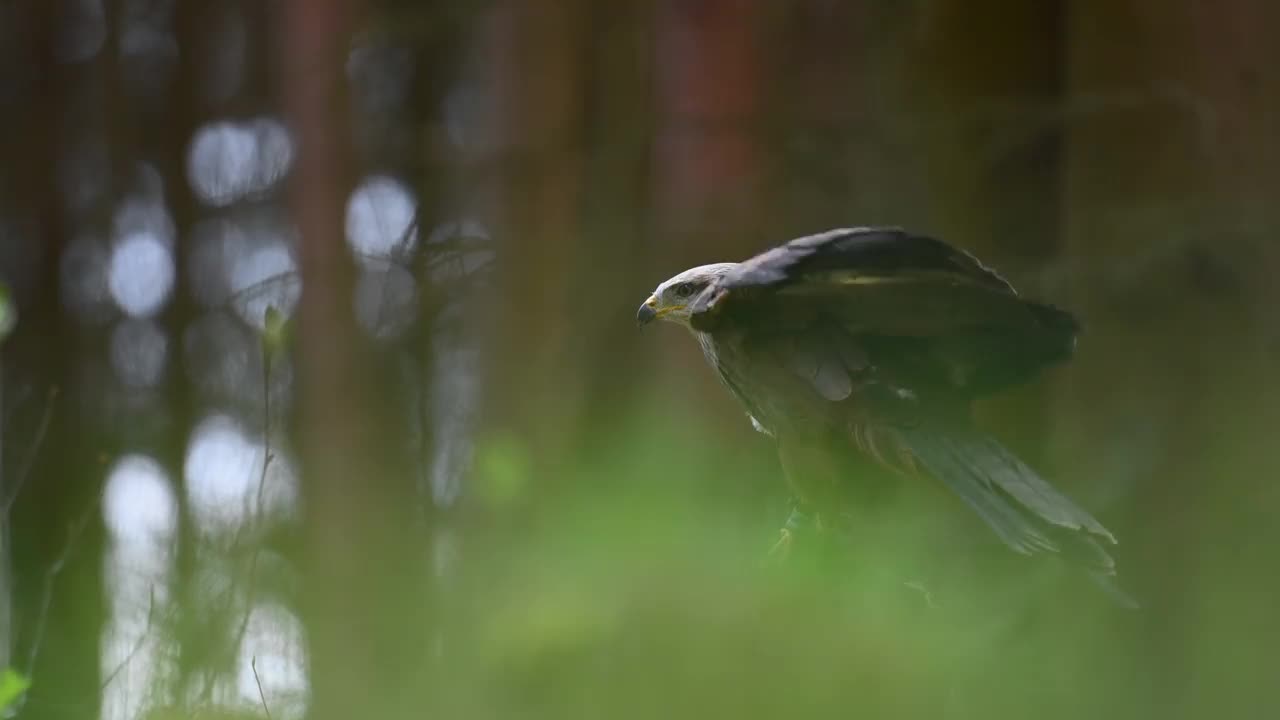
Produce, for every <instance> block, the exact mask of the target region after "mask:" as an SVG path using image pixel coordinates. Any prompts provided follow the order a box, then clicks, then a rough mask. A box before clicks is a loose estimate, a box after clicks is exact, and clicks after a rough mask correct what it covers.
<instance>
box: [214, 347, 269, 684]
mask: <svg viewBox="0 0 1280 720" xmlns="http://www.w3.org/2000/svg"><path fill="white" fill-rule="evenodd" d="M262 413H263V419H262V448H263V456H262V471H261V472H260V473H259V475H258V492H257V497H256V505H257V507H256V509H255V513H254V516H253V523H254V525H255V527H256V528H257V529H260V528H261V523H262V516H263V508H264V507H265V506H264V502H265V499H266V492H265V490H266V487H267V469H268V468H269V467H270V466H271V461H272V460H273V459H274V458H275V455H274V453H272V452H271V351H270V348H268V347H267V346H266V344H263V346H262ZM248 522H249V520H248V519H246V522H245V524H246V525H247V524H248ZM243 527H244V526H241V528H240V529H237V531H236V536H237V539H236V540H235V543H236V544H238V543H239V535H240V531H241V529H243ZM250 535H251V537H250V541H251V542H254V541H256V544H255V545H254V547H253V553H252V554H251V555H250V556H249V570H248V573H249V579H248V584H247V589H246V591H245V609H244V616H243V617H241V618H240V625H239V627H238V628H236V632H235V635H234V636H233V637H232V639H231V641H230V642H229V643H228V645H227V647H226V651H225V653H224V654H223V657H224V658H227V659H230V658H231V657H233V656H234V654H235V652H236V651H237V650H238V649H239V648H240V644H241V643H243V642H244V637H245V635H246V633H247V632H248V630H249V617H250V616H251V615H252V614H253V601H254V596H255V595H256V594H257V587H258V579H257V578H258V558H259V557H260V556H261V555H262V538H261V537H256V538H255V537H252V535H253V534H252V533H251V534H250ZM255 659H256V658H255ZM256 672H257V671H256V670H255V675H256ZM212 692H213V683H212V682H210V683H206V684H205V686H204V692H203V693H202V697H203V699H204V700H205V701H208V699H209V697H210V695H211V694H212Z"/></svg>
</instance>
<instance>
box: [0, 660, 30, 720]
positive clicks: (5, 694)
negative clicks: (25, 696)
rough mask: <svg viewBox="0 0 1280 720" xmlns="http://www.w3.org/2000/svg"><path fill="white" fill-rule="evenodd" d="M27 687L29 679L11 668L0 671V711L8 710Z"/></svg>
mask: <svg viewBox="0 0 1280 720" xmlns="http://www.w3.org/2000/svg"><path fill="white" fill-rule="evenodd" d="M29 687H31V681H30V680H28V679H27V678H26V677H24V676H23V675H22V674H20V673H19V672H17V671H16V670H14V669H13V668H5V669H4V670H3V671H0V712H3V711H5V710H8V709H9V707H10V706H12V705H13V703H14V702H15V701H16V700H17V699H18V698H20V697H22V693H24V692H26V691H27V688H29Z"/></svg>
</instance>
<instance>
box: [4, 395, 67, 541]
mask: <svg viewBox="0 0 1280 720" xmlns="http://www.w3.org/2000/svg"><path fill="white" fill-rule="evenodd" d="M57 398H58V387H57V386H56V385H55V386H53V387H51V388H49V395H48V397H47V398H46V399H45V403H44V413H43V414H41V416H40V424H39V425H37V426H36V436H35V438H34V439H33V440H32V442H31V444H30V445H29V446H27V455H26V457H24V458H23V459H22V465H20V466H18V472H17V474H16V475H15V476H14V481H13V490H11V491H10V492H8V493H7V494H6V496H5V497H4V505H3V507H0V515H3V516H8V514H9V510H10V509H12V508H13V503H14V502H15V501H17V499H18V495H20V494H21V493H22V486H23V485H24V484H26V482H27V477H28V476H29V475H30V474H31V467H32V466H33V465H34V464H35V461H36V455H37V453H39V452H40V446H41V445H43V444H44V436H45V433H46V432H48V431H49V420H50V419H51V418H52V417H53V405H54V400H56V399H57Z"/></svg>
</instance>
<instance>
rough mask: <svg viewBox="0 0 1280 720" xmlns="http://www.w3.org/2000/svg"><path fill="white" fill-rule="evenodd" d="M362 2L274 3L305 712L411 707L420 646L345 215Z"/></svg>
mask: <svg viewBox="0 0 1280 720" xmlns="http://www.w3.org/2000/svg"><path fill="white" fill-rule="evenodd" d="M357 8H358V3H355V2H344V1H343V0H330V1H329V2H323V3H317V2H312V1H311V0H292V1H291V2H287V3H285V4H283V5H282V6H280V13H281V14H280V15H279V18H278V21H279V24H278V25H277V29H278V31H279V35H278V37H279V38H280V40H281V43H282V50H281V52H282V56H281V61H282V66H283V68H282V70H283V73H282V81H281V92H282V96H283V102H284V107H285V112H286V116H287V118H288V120H289V122H290V126H291V128H292V129H293V132H294V138H295V140H296V143H297V164H296V165H295V167H294V169H293V174H292V179H291V185H290V195H289V198H290V206H291V212H292V216H293V218H294V221H295V223H296V224H297V227H298V231H299V236H300V241H299V260H300V263H299V265H300V269H301V275H302V282H303V295H302V301H301V303H300V305H299V312H298V318H297V336H296V337H297V343H296V346H295V356H294V360H295V362H296V366H297V368H298V375H297V391H298V403H297V416H296V422H295V425H294V427H295V429H296V434H297V437H298V441H299V446H300V449H301V467H302V482H303V493H304V507H305V512H306V525H307V532H306V541H307V544H306V556H305V558H304V559H303V564H304V570H305V575H304V577H305V581H304V582H305V584H306V590H305V591H304V593H303V604H304V607H303V612H304V617H305V619H306V624H307V629H308V640H309V644H308V645H309V660H310V665H309V669H310V687H311V691H312V694H311V711H310V713H311V716H312V717H316V718H341V719H342V720H350V718H356V717H369V716H376V717H386V718H400V717H418V716H419V715H420V713H421V708H422V706H423V702H424V698H422V697H421V696H420V695H418V694H416V693H414V692H412V689H413V688H421V687H422V686H423V684H424V683H423V682H422V680H423V678H421V676H420V672H421V669H422V667H423V655H424V654H425V653H426V652H427V650H428V648H427V647H426V643H425V642H423V638H424V637H425V636H426V634H427V628H426V616H425V615H424V606H423V595H422V589H423V588H422V586H421V583H422V569H423V562H422V554H421V553H422V551H421V548H419V547H417V546H416V545H415V544H413V543H408V542H405V540H406V538H411V537H417V534H416V533H414V532H413V530H414V528H415V525H414V523H415V522H416V520H417V519H418V518H419V515H418V513H417V512H416V509H417V507H418V505H417V502H418V500H419V498H418V497H417V493H416V488H415V483H414V480H413V476H412V474H411V473H410V472H409V471H408V468H407V467H406V465H405V459H404V458H403V457H402V453H400V452H397V451H396V450H393V449H392V448H397V447H401V446H402V443H399V442H398V440H399V437H400V435H399V432H398V424H397V422H396V420H395V419H396V417H397V415H396V414H395V412H394V410H395V409H396V405H395V403H394V402H393V400H392V398H394V397H395V393H396V390H397V388H395V387H393V383H394V382H395V381H396V373H395V372H393V371H392V370H391V369H389V368H388V367H386V362H387V358H386V357H385V356H384V354H379V353H377V352H376V351H375V348H374V347H373V345H372V343H371V341H370V340H369V339H368V338H367V337H366V336H365V335H364V334H363V333H361V332H360V330H359V329H358V327H357V325H356V322H355V317H354V312H353V303H352V290H353V285H354V266H353V262H352V258H351V254H350V252H349V250H348V248H347V247H346V243H345V242H344V238H343V234H342V228H343V226H344V222H343V211H344V208H345V207H346V201H347V194H348V193H349V191H350V189H351V187H352V184H353V182H352V181H353V174H354V168H353V161H352V157H351V154H350V145H349V143H350V132H349V127H348V118H347V108H348V104H347V102H346V88H345V73H344V70H343V68H344V62H345V60H346V53H347V51H348V50H349V49H350V47H349V44H348V43H349V41H350V39H351V37H352V36H353V34H354V32H355V30H356V29H357V25H356V23H357V21H358V19H359V13H358V11H357Z"/></svg>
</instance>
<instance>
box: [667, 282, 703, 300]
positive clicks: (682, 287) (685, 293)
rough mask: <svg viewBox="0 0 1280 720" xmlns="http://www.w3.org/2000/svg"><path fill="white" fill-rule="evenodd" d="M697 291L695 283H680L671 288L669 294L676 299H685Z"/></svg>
mask: <svg viewBox="0 0 1280 720" xmlns="http://www.w3.org/2000/svg"><path fill="white" fill-rule="evenodd" d="M697 289H698V284H697V283H691V282H682V283H680V284H679V285H676V286H674V287H672V288H671V292H673V293H675V295H676V297H678V298H687V297H689V296H690V295H692V294H693V293H694V291H695V290H697Z"/></svg>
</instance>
